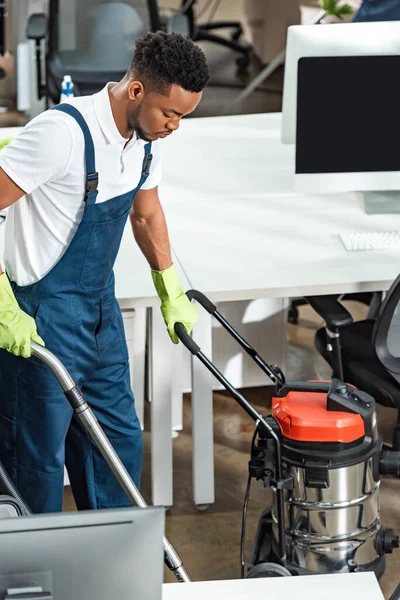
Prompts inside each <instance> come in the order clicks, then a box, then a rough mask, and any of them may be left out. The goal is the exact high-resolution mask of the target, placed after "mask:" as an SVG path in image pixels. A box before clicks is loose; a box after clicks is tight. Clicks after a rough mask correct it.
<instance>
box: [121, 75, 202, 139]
mask: <svg viewBox="0 0 400 600" xmlns="http://www.w3.org/2000/svg"><path fill="white" fill-rule="evenodd" d="M135 85H136V82H133V83H132V84H131V86H130V88H129V93H130V98H131V102H130V108H129V112H128V115H127V117H128V124H129V127H130V128H131V129H133V130H134V131H135V132H136V133H137V135H138V136H139V137H140V138H141V139H142V140H146V141H147V142H154V141H155V140H157V139H159V138H165V137H167V136H168V135H170V134H171V133H173V132H174V131H176V130H177V129H179V125H180V121H181V118H182V117H185V116H186V115H189V114H190V113H192V112H193V111H194V110H195V108H196V107H197V105H198V104H199V102H200V100H201V97H202V95H203V93H202V92H198V93H196V92H188V91H186V90H184V89H183V88H181V87H179V86H178V85H173V86H171V88H170V90H169V92H168V93H167V95H162V94H158V93H156V92H153V93H149V94H146V93H145V91H144V89H143V88H142V90H139V91H138V88H137V87H135ZM139 85H141V84H139Z"/></svg>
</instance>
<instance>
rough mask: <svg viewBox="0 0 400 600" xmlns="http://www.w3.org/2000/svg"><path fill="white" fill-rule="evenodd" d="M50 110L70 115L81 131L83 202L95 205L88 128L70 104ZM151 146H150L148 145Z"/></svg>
mask: <svg viewBox="0 0 400 600" xmlns="http://www.w3.org/2000/svg"><path fill="white" fill-rule="evenodd" d="M51 110H59V111H60V112H63V113H66V114H67V115H70V116H71V117H72V118H73V119H75V121H76V122H77V123H78V125H79V127H80V128H81V130H82V133H83V137H84V140H85V167H86V185H85V202H87V204H95V203H96V197H97V186H98V183H99V175H98V173H97V172H96V163H95V154H94V144H93V138H92V135H91V133H90V131H89V127H88V125H87V123H86V121H85V119H84V118H83V116H82V113H80V112H79V110H78V109H76V108H75V107H74V106H72V105H71V104H58V105H57V106H53V107H52V108H51ZM150 146H151V144H150Z"/></svg>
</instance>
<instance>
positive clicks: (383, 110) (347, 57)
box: [282, 22, 400, 207]
mask: <svg viewBox="0 0 400 600" xmlns="http://www.w3.org/2000/svg"><path fill="white" fill-rule="evenodd" d="M399 75H400V22H388V23H352V24H349V23H345V24H333V25H311V26H294V27H290V28H289V32H288V43H287V53H286V67H285V82H284V96H283V108H282V110H283V116H282V141H283V142H284V143H296V178H295V187H296V189H297V190H299V191H320V192H321V191H322V192H342V191H345V192H348V191H369V192H372V193H373V194H372V195H376V194H377V191H379V192H387V191H391V190H394V191H395V197H396V200H397V206H398V207H400V203H399V200H400V194H399V192H398V190H400V154H399V153H398V152H397V151H396V149H397V147H398V140H399V133H400V111H399V109H398V107H399V106H400V84H399V81H400V78H399Z"/></svg>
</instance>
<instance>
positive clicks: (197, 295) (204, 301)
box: [175, 290, 285, 391]
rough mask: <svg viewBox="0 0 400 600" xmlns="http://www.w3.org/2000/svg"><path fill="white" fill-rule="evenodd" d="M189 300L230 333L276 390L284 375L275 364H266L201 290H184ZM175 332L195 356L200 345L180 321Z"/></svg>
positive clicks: (198, 351)
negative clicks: (195, 302) (199, 306)
mask: <svg viewBox="0 0 400 600" xmlns="http://www.w3.org/2000/svg"><path fill="white" fill-rule="evenodd" d="M186 295H187V297H188V298H189V300H196V301H197V302H198V303H199V304H201V306H202V307H203V308H204V309H205V310H206V311H207V312H208V313H210V315H212V316H213V317H215V319H217V321H218V322H219V323H220V324H221V325H222V326H223V327H224V329H226V330H227V331H228V333H230V334H231V336H232V337H233V338H234V339H235V340H236V341H237V342H238V344H240V346H241V347H242V348H243V349H244V350H245V351H246V353H247V354H248V355H249V356H250V357H251V358H252V359H253V360H254V362H255V363H256V364H257V365H258V366H259V367H260V368H261V369H262V370H263V371H264V373H265V374H266V375H268V377H269V378H270V379H271V381H272V382H273V383H274V384H275V386H276V388H277V390H278V391H279V389H280V388H281V387H282V386H283V385H284V383H285V377H284V375H283V373H282V371H281V370H280V369H279V367H277V366H276V365H272V366H270V365H268V364H267V363H266V362H265V361H264V359H263V358H261V356H260V355H259V354H258V353H257V352H256V350H255V349H254V348H253V347H252V346H250V344H249V343H248V342H246V340H245V339H244V338H243V337H242V336H241V335H240V334H239V333H238V332H237V331H236V329H234V328H233V327H232V325H231V324H230V323H228V321H227V320H226V319H225V318H224V317H223V316H222V315H221V313H220V312H219V311H218V310H217V307H216V306H215V304H213V303H212V302H211V300H209V299H208V298H207V296H205V295H204V294H202V293H201V292H199V291H198V290H189V291H188V292H186ZM175 333H176V335H177V336H178V338H179V339H180V340H181V342H182V344H183V345H184V346H186V348H187V349H188V350H189V351H190V352H191V353H192V354H193V355H195V356H197V355H198V354H199V353H200V352H201V349H200V347H199V346H198V345H197V344H196V343H195V342H194V341H193V340H192V338H191V337H190V335H188V333H187V332H186V329H185V328H184V326H183V325H182V323H176V324H175Z"/></svg>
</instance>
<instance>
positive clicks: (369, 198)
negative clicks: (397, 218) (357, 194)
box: [363, 190, 400, 215]
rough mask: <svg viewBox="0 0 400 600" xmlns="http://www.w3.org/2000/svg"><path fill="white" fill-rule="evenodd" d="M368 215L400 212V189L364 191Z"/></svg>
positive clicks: (365, 207)
mask: <svg viewBox="0 0 400 600" xmlns="http://www.w3.org/2000/svg"><path fill="white" fill-rule="evenodd" d="M363 196H364V210H365V213H366V214H367V215H391V214H400V190H399V191H393V192H392V191H390V192H363Z"/></svg>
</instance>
